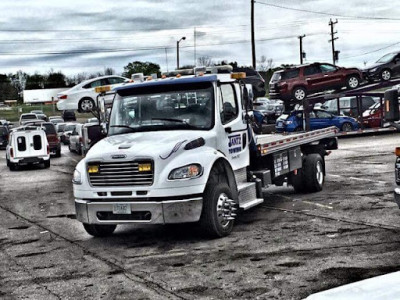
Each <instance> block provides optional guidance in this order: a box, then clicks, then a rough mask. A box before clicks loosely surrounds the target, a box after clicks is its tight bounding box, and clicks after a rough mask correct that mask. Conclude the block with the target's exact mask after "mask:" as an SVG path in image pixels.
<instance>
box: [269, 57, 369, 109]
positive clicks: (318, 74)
mask: <svg viewBox="0 0 400 300" xmlns="http://www.w3.org/2000/svg"><path fill="white" fill-rule="evenodd" d="M362 78H363V77H362V73H361V71H360V70H358V69H356V68H342V67H337V66H334V65H331V64H328V63H313V64H306V65H300V66H296V67H290V68H287V69H284V70H280V71H276V72H275V73H274V74H273V75H272V77H271V81H270V82H269V95H270V98H271V99H283V100H290V99H294V100H297V101H302V100H303V99H304V98H305V97H306V96H307V95H308V94H310V93H316V92H323V91H327V90H333V89H341V88H343V87H347V88H349V89H354V88H357V87H358V86H359V85H360V82H361V81H362Z"/></svg>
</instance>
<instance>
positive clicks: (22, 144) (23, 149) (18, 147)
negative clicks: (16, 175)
mask: <svg viewBox="0 0 400 300" xmlns="http://www.w3.org/2000/svg"><path fill="white" fill-rule="evenodd" d="M6 160H7V166H8V167H9V168H10V170H11V171H14V170H16V169H17V167H18V166H23V165H28V164H43V165H44V167H45V168H48V167H50V147H49V143H48V141H47V137H46V132H45V131H44V130H42V129H39V128H37V127H35V126H32V127H31V126H29V127H25V128H17V129H14V130H12V131H11V133H10V137H9V142H8V145H7V149H6Z"/></svg>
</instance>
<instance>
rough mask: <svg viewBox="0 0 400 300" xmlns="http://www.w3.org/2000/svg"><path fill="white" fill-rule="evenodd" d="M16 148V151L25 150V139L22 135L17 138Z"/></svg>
mask: <svg viewBox="0 0 400 300" xmlns="http://www.w3.org/2000/svg"><path fill="white" fill-rule="evenodd" d="M17 148H18V151H21V152H22V151H26V140H25V137H24V136H19V137H18V138H17Z"/></svg>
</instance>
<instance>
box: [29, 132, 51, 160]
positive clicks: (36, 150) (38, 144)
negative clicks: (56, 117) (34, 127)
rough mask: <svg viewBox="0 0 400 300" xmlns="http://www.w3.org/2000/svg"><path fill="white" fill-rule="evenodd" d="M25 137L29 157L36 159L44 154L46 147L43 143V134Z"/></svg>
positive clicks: (36, 133)
mask: <svg viewBox="0 0 400 300" xmlns="http://www.w3.org/2000/svg"><path fill="white" fill-rule="evenodd" d="M43 133H44V132H43ZM27 137H28V140H29V156H31V157H37V156H41V155H45V154H46V151H47V149H45V147H46V145H45V143H44V139H43V134H40V133H38V132H35V133H33V134H29V135H28V136H27Z"/></svg>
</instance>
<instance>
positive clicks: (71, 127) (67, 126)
mask: <svg viewBox="0 0 400 300" xmlns="http://www.w3.org/2000/svg"><path fill="white" fill-rule="evenodd" d="M75 126H76V125H75V124H71V125H65V127H64V131H73V130H74V129H75Z"/></svg>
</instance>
